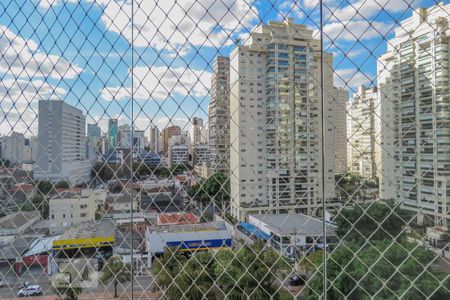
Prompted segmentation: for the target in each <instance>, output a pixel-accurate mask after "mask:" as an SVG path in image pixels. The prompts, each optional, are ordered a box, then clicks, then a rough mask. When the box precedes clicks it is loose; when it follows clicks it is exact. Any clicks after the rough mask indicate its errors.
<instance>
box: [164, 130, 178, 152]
mask: <svg viewBox="0 0 450 300" xmlns="http://www.w3.org/2000/svg"><path fill="white" fill-rule="evenodd" d="M174 135H181V128H180V126H170V127H166V128H164V129H163V130H162V131H161V143H160V144H161V150H162V153H163V154H164V155H167V154H168V151H169V142H170V138H171V137H173V136H174Z"/></svg>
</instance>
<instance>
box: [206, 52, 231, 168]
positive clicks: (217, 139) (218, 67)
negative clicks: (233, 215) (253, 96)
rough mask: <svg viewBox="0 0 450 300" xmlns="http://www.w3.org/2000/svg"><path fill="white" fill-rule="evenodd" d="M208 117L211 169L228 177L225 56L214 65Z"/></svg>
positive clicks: (227, 103)
mask: <svg viewBox="0 0 450 300" xmlns="http://www.w3.org/2000/svg"><path fill="white" fill-rule="evenodd" d="M231 113H234V112H231ZM208 117H209V122H208V123H209V144H210V146H211V154H212V158H211V169H212V171H213V172H222V173H224V174H226V175H227V176H228V175H229V170H230V59H229V58H228V57H225V56H218V57H217V58H216V61H215V63H214V73H213V76H212V79H211V102H210V103H209V112H208Z"/></svg>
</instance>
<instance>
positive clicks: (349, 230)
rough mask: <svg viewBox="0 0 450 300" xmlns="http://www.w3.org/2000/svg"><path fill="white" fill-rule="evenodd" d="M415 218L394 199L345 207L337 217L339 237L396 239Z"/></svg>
mask: <svg viewBox="0 0 450 300" xmlns="http://www.w3.org/2000/svg"><path fill="white" fill-rule="evenodd" d="M413 219H414V214H411V213H409V212H407V211H405V210H403V209H401V207H400V204H399V203H395V202H393V201H388V202H373V203H371V204H369V205H361V206H355V207H352V208H348V209H343V210H341V211H340V212H339V215H338V216H337V218H336V223H337V225H338V226H337V230H336V233H337V235H338V237H339V238H340V239H341V240H342V239H343V238H345V239H346V240H359V241H361V242H364V241H365V240H366V239H367V238H370V239H371V240H382V239H396V238H400V237H402V236H403V233H404V228H405V226H408V225H409V223H410V222H411V221H412V220H413Z"/></svg>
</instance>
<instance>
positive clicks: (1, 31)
mask: <svg viewBox="0 0 450 300" xmlns="http://www.w3.org/2000/svg"><path fill="white" fill-rule="evenodd" d="M0 57H1V59H0V73H7V74H10V75H13V76H14V77H16V78H17V77H21V78H36V77H45V78H47V77H51V78H55V79H62V78H69V79H71V78H75V77H76V76H77V75H78V74H79V73H81V71H82V69H81V68H80V67H78V66H76V65H74V64H72V63H70V62H68V61H67V60H65V59H64V58H61V57H59V56H56V55H48V54H45V53H43V52H41V51H39V50H38V44H36V43H35V42H34V41H33V40H26V39H24V38H22V37H20V36H18V35H16V34H14V33H13V32H12V31H11V30H9V29H8V28H7V27H5V26H3V25H0Z"/></svg>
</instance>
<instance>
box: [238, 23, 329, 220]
mask: <svg viewBox="0 0 450 300" xmlns="http://www.w3.org/2000/svg"><path fill="white" fill-rule="evenodd" d="M320 54H321V53H320V41H319V40H317V39H314V38H313V30H310V29H308V28H307V27H305V26H303V25H298V24H294V23H293V22H292V20H287V21H285V22H269V24H268V25H260V26H258V27H257V28H256V29H255V30H254V31H253V32H252V34H251V37H250V39H249V42H248V43H246V44H245V45H242V46H237V47H236V48H235V49H234V50H233V52H232V54H231V63H230V64H231V66H230V70H231V73H230V85H231V96H230V98H231V101H230V118H231V121H230V146H231V147H230V174H231V175H230V184H231V213H232V214H233V215H234V216H235V217H237V218H239V219H241V220H242V219H244V218H245V216H246V215H248V214H251V213H260V212H270V213H284V212H288V211H291V212H303V213H308V214H311V215H312V214H315V213H316V212H317V211H318V209H320V207H321V206H322V199H323V196H324V197H325V201H329V200H331V199H332V198H334V195H335V194H334V168H335V163H334V161H335V160H334V131H333V128H334V120H333V119H332V117H333V105H332V101H331V100H332V95H333V85H332V83H333V77H332V69H331V66H332V55H330V54H324V59H325V64H324V69H325V73H324V83H325V93H324V98H325V101H324V102H325V107H324V108H323V109H322V103H321V98H322V97H321V81H320V78H321V64H320V61H321V55H320ZM322 112H323V113H324V122H323V123H324V125H325V126H326V128H324V133H325V139H324V140H322V138H321V137H322V122H321V114H322ZM322 149H323V150H324V151H325V160H322ZM322 168H323V169H324V170H325V174H323V173H322ZM322 174H323V175H324V176H323V177H324V179H325V182H323V181H322Z"/></svg>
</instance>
